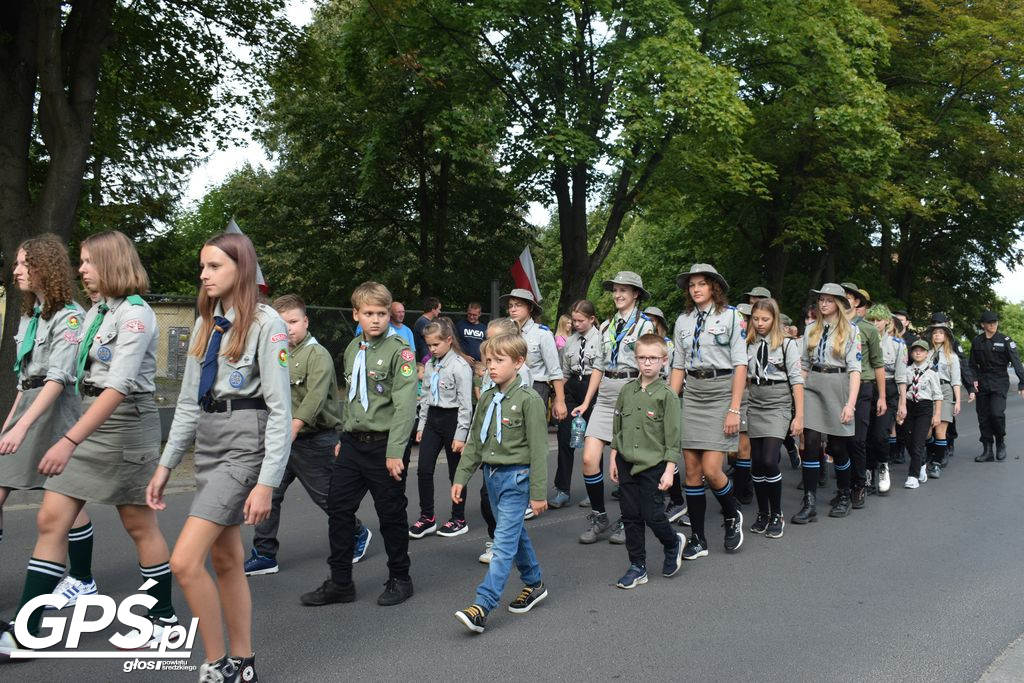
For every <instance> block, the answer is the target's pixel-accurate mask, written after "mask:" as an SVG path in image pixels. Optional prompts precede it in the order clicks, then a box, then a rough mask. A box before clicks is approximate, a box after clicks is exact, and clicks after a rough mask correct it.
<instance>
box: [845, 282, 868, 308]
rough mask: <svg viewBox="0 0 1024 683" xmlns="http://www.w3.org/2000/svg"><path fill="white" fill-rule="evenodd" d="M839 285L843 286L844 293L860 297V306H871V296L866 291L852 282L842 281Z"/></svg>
mask: <svg viewBox="0 0 1024 683" xmlns="http://www.w3.org/2000/svg"><path fill="white" fill-rule="evenodd" d="M839 286H840V287H842V288H843V291H844V293H849V294H853V295H854V296H855V297H857V298H858V299H860V305H861V306H865V307H869V308H870V306H871V297H870V296H868V293H867V292H866V291H864V290H863V289H861V288H860V287H858V286H857V285H855V284H853V283H852V282H843V283H842V284H840V285H839Z"/></svg>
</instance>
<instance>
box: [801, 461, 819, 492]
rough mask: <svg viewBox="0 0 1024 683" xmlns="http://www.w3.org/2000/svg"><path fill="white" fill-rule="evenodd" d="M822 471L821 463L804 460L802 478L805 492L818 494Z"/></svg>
mask: <svg viewBox="0 0 1024 683" xmlns="http://www.w3.org/2000/svg"><path fill="white" fill-rule="evenodd" d="M820 471H821V463H819V462H818V461H817V460H804V461H803V465H802V466H801V476H802V477H803V480H804V491H806V492H807V493H817V492H818V475H819V474H820Z"/></svg>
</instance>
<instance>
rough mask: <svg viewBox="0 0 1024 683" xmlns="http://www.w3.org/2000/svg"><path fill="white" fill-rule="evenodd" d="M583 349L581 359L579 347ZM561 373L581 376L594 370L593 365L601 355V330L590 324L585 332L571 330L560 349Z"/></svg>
mask: <svg viewBox="0 0 1024 683" xmlns="http://www.w3.org/2000/svg"><path fill="white" fill-rule="evenodd" d="M581 347H582V349H583V356H582V361H581V359H580V358H581V357H580V348H581ZM560 353H561V356H562V374H563V375H564V376H566V377H568V376H570V375H574V376H576V377H583V376H585V375H589V374H590V373H592V372H593V371H594V365H595V363H596V361H597V358H598V356H600V355H601V330H600V329H599V328H598V327H597V325H592V326H591V328H590V329H589V330H587V332H586V333H585V334H580V333H579V332H573V333H572V335H570V336H569V339H568V340H566V342H565V346H563V347H562V350H561V352H560Z"/></svg>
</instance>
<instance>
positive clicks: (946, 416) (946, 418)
mask: <svg viewBox="0 0 1024 683" xmlns="http://www.w3.org/2000/svg"><path fill="white" fill-rule="evenodd" d="M940 386H941V387H942V410H941V411H940V414H939V419H940V420H942V421H943V422H952V421H953V403H954V402H955V401H956V399H955V398H954V397H953V385H952V384H948V383H946V382H941V383H940Z"/></svg>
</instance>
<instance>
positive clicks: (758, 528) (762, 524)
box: [750, 512, 768, 534]
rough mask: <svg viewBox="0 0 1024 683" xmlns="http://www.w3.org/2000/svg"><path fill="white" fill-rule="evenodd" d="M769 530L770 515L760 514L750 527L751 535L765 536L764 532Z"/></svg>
mask: <svg viewBox="0 0 1024 683" xmlns="http://www.w3.org/2000/svg"><path fill="white" fill-rule="evenodd" d="M767 528H768V513H767V512H758V513H757V517H755V518H754V523H753V524H751V525H750V533H752V534H763V533H764V530H765V529H767Z"/></svg>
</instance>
